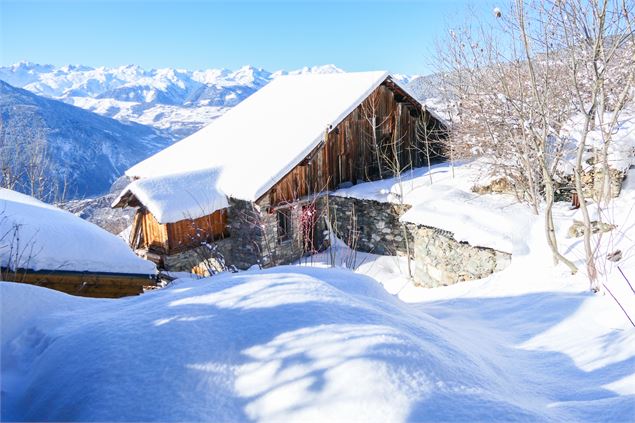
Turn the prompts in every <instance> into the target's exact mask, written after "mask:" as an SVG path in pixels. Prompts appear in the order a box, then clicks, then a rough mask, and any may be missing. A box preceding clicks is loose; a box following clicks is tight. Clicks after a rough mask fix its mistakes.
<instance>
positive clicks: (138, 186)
mask: <svg viewBox="0 0 635 423" xmlns="http://www.w3.org/2000/svg"><path fill="white" fill-rule="evenodd" d="M219 174H220V170H219V169H203V170H198V171H194V172H186V173H175V174H171V175H164V176H157V177H153V178H143V179H137V180H136V181H133V182H131V183H130V184H129V185H128V186H127V187H126V188H125V189H124V190H123V191H121V193H120V194H119V196H118V197H117V198H115V200H114V201H113V203H112V204H113V206H114V205H115V204H117V203H118V202H119V201H120V200H121V198H122V197H123V196H125V195H128V194H133V195H134V196H135V197H136V198H137V199H138V200H139V201H141V203H142V204H143V205H144V206H145V207H146V208H147V209H148V210H149V211H150V213H152V215H153V216H154V217H155V218H156V219H157V221H158V222H159V223H173V222H178V221H179V220H183V219H197V218H199V217H202V216H206V215H209V214H212V213H213V212H215V211H216V210H221V209H224V208H226V207H229V203H228V202H227V197H226V196H225V194H224V193H223V192H221V191H220V190H219V188H218V186H217V184H218V177H219Z"/></svg>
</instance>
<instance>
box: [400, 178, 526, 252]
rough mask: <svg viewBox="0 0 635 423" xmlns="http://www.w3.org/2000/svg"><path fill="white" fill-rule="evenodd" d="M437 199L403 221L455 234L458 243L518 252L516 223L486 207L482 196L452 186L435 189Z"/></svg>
mask: <svg viewBox="0 0 635 423" xmlns="http://www.w3.org/2000/svg"><path fill="white" fill-rule="evenodd" d="M434 188H435V189H434V190H431V191H432V192H434V195H431V198H429V201H422V202H421V203H418V204H416V205H415V206H413V207H412V208H411V209H410V210H408V211H407V212H406V213H404V215H403V216H402V217H401V221H402V222H409V223H415V224H418V225H425V226H431V227H435V228H439V229H443V230H446V231H449V232H452V234H453V236H454V239H456V240H457V241H465V242H468V243H469V244H471V245H474V246H479V247H489V248H493V249H495V250H499V251H505V252H510V253H511V252H512V251H514V239H513V237H514V233H515V232H516V231H515V224H516V222H515V221H514V219H512V218H511V216H509V215H506V214H503V213H500V212H499V211H497V210H493V209H492V207H491V206H490V205H489V204H484V202H483V201H482V197H481V196H480V195H478V194H474V193H471V192H466V191H463V190H461V189H456V188H452V187H448V186H443V185H438V186H434Z"/></svg>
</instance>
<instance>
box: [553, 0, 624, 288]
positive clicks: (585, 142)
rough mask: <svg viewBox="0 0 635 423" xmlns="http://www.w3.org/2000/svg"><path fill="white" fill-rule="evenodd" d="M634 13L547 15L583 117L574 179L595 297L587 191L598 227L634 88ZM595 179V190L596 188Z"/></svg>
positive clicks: (579, 9)
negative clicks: (620, 125)
mask: <svg viewBox="0 0 635 423" xmlns="http://www.w3.org/2000/svg"><path fill="white" fill-rule="evenodd" d="M634 8H635V5H633V3H632V2H627V1H623V0H597V1H590V0H589V1H585V0H573V1H569V2H562V3H561V4H558V7H557V8H554V9H553V11H552V13H553V14H556V15H557V18H558V22H559V25H560V29H561V30H560V31H559V32H558V33H557V36H558V37H557V38H556V40H555V41H556V42H558V43H559V46H560V48H561V49H562V51H564V52H565V53H566V55H565V57H566V59H567V60H566V63H567V65H568V66H567V74H566V77H567V82H568V83H567V84H566V85H567V86H568V87H569V88H570V91H571V94H570V96H569V97H570V98H571V101H572V104H573V105H574V107H575V110H576V112H578V113H580V114H581V115H582V116H583V122H582V125H581V126H580V127H579V128H578V131H579V134H580V135H579V140H578V145H577V152H576V155H575V165H574V177H575V189H576V193H577V195H578V198H579V200H580V211H581V214H582V219H583V225H584V238H583V244H584V250H585V261H586V272H587V276H588V278H589V283H590V286H591V289H592V290H594V291H598V290H600V288H601V284H600V283H599V282H598V263H597V261H598V260H600V259H602V257H601V256H599V255H598V247H599V243H600V240H601V233H600V235H599V236H598V238H597V240H596V241H595V242H594V241H593V239H592V235H593V232H594V231H593V224H594V222H592V219H591V217H590V213H589V208H588V205H587V199H588V196H587V193H588V192H589V191H591V196H592V198H593V197H595V200H596V205H597V207H598V211H597V219H598V220H599V223H601V219H602V215H603V213H602V207H603V206H604V207H605V206H606V205H607V204H608V201H609V200H610V198H611V197H612V193H611V181H610V178H611V172H612V169H611V166H610V163H609V148H610V145H611V143H612V141H613V134H614V131H615V128H616V125H617V122H618V119H619V116H620V113H621V112H622V110H623V109H624V106H625V105H626V102H627V100H628V99H629V97H630V94H631V89H632V87H633V83H634V79H633V78H634V74H635V65H634V60H635V39H634V33H633V24H632V20H633V9H634ZM607 117H608V118H607ZM596 129H597V130H598V131H599V133H600V136H601V142H600V145H599V146H597V145H589V136H590V133H591V132H593V131H594V130H596ZM589 150H591V151H592V153H593V154H592V156H593V157H592V159H591V162H592V164H591V165H589V163H588V161H587V155H588V153H589ZM586 173H591V175H592V176H591V178H590V179H591V181H592V182H591V183H590V184H589V183H587V184H585V183H584V181H583V177H584V175H585V174H586ZM598 174H599V178H597V176H598ZM597 179H599V180H600V183H599V184H598V185H599V189H598V187H596V186H595V185H596V184H595V182H596V180H597ZM587 185H591V187H588V186H587ZM589 188H590V189H589ZM595 224H596V225H597V224H598V222H596V223H595Z"/></svg>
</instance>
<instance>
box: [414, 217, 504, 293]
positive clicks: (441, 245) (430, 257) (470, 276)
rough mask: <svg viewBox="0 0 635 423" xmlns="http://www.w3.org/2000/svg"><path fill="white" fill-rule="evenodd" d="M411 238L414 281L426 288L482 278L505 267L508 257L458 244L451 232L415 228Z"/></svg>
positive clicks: (488, 249)
mask: <svg viewBox="0 0 635 423" xmlns="http://www.w3.org/2000/svg"><path fill="white" fill-rule="evenodd" d="M413 232H414V233H413V235H414V262H415V266H414V267H415V270H414V280H415V283H416V284H418V285H421V286H425V287H428V288H433V287H436V286H442V285H452V284H455V283H457V282H463V281H469V280H474V279H482V278H484V277H486V276H488V275H490V274H492V273H494V272H497V271H500V270H502V269H504V268H505V267H507V266H508V265H509V263H510V262H511V254H509V253H505V252H502V251H497V250H494V249H491V248H485V247H477V246H473V245H470V244H468V243H465V242H458V241H456V240H455V239H454V238H453V235H452V233H451V232H447V231H442V230H439V229H436V228H430V227H426V226H418V227H416V228H415V229H414V231H413Z"/></svg>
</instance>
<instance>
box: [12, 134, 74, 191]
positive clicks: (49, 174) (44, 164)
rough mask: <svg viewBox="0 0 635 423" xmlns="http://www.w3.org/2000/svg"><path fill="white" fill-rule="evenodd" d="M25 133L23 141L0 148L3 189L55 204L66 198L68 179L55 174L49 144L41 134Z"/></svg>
mask: <svg viewBox="0 0 635 423" xmlns="http://www.w3.org/2000/svg"><path fill="white" fill-rule="evenodd" d="M33 131H34V133H32V134H26V136H25V140H29V141H23V142H12V143H3V144H1V145H0V171H1V175H0V176H1V178H0V187H2V188H7V189H11V190H15V191H20V192H23V193H25V194H28V195H30V196H32V197H35V198H37V199H39V200H42V201H45V202H49V203H56V202H61V201H63V200H64V197H65V196H66V189H67V184H66V178H65V176H64V177H63V178H62V182H60V179H59V178H57V177H55V175H54V174H53V173H54V172H53V171H54V169H53V164H52V163H51V160H50V154H49V149H48V143H47V142H46V140H45V136H44V135H43V134H42V132H41V131H39V130H37V129H34V130H33Z"/></svg>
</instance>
